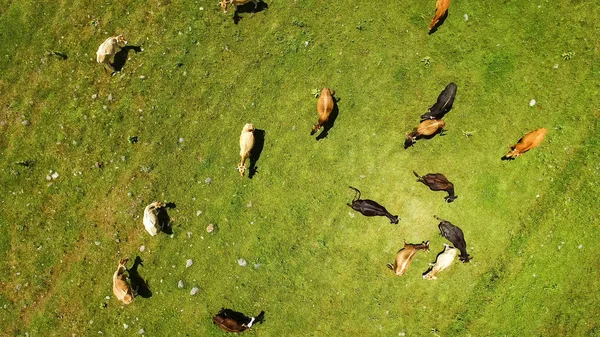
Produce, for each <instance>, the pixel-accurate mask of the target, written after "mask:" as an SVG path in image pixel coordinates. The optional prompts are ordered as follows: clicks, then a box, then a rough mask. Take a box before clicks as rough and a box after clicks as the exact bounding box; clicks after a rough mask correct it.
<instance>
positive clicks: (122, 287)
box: [113, 259, 134, 304]
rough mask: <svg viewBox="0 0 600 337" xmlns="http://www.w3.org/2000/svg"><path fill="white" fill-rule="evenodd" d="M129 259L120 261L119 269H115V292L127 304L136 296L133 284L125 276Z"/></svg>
mask: <svg viewBox="0 0 600 337" xmlns="http://www.w3.org/2000/svg"><path fill="white" fill-rule="evenodd" d="M127 261H129V259H123V260H121V261H119V266H118V267H117V271H115V274H114V275H113V293H114V294H115V296H116V297H117V299H119V301H121V302H123V303H125V304H129V303H131V302H132V301H133V298H134V295H133V291H131V285H130V284H129V281H128V280H127V277H126V276H125V271H127V268H126V267H125V264H126V263H127Z"/></svg>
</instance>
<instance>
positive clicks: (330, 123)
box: [315, 94, 341, 141]
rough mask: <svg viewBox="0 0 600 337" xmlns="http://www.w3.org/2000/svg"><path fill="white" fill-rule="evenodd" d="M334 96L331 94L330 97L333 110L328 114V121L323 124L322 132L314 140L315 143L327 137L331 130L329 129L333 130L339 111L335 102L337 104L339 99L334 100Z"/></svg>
mask: <svg viewBox="0 0 600 337" xmlns="http://www.w3.org/2000/svg"><path fill="white" fill-rule="evenodd" d="M334 95H335V94H331V97H332V98H333V109H332V110H331V114H329V119H328V120H327V122H326V123H325V124H323V131H321V133H320V134H319V135H318V136H317V137H316V138H315V140H317V141H318V140H321V139H323V138H326V137H327V135H329V130H331V128H333V125H334V124H335V120H336V119H337V117H338V114H339V109H338V104H337V102H339V101H340V100H341V99H340V98H336V97H335V96H334Z"/></svg>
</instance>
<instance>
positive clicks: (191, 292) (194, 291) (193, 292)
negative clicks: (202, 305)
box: [190, 287, 200, 296]
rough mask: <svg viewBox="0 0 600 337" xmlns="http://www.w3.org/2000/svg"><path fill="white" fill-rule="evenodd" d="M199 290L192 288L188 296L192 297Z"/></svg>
mask: <svg viewBox="0 0 600 337" xmlns="http://www.w3.org/2000/svg"><path fill="white" fill-rule="evenodd" d="M199 290H200V289H198V287H193V288H192V290H190V295H192V296H194V295H196V294H197V293H198V291H199Z"/></svg>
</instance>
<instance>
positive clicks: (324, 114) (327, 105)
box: [310, 88, 334, 136]
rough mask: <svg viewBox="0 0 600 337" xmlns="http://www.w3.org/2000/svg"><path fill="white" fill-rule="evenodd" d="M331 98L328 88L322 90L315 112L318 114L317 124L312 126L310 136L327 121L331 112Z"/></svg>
mask: <svg viewBox="0 0 600 337" xmlns="http://www.w3.org/2000/svg"><path fill="white" fill-rule="evenodd" d="M333 105H334V103H333V96H332V94H331V90H329V88H323V89H322V90H321V94H320V95H319V100H318V101H317V112H318V113H319V122H318V123H317V124H315V125H314V126H313V129H312V131H311V132H310V135H311V136H312V135H314V134H315V133H317V131H319V129H320V128H321V127H322V126H323V125H325V123H327V122H328V121H329V116H330V115H331V111H333Z"/></svg>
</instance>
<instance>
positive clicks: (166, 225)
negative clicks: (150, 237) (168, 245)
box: [156, 202, 177, 235]
mask: <svg viewBox="0 0 600 337" xmlns="http://www.w3.org/2000/svg"><path fill="white" fill-rule="evenodd" d="M175 207H177V205H176V204H175V203H174V202H168V203H167V204H166V205H165V207H163V208H159V209H158V210H157V214H156V216H157V217H158V224H159V226H160V229H161V231H162V232H163V233H165V234H168V235H171V234H173V228H172V227H171V218H170V217H169V213H168V212H167V208H175Z"/></svg>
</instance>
